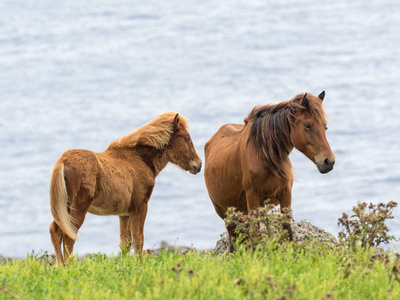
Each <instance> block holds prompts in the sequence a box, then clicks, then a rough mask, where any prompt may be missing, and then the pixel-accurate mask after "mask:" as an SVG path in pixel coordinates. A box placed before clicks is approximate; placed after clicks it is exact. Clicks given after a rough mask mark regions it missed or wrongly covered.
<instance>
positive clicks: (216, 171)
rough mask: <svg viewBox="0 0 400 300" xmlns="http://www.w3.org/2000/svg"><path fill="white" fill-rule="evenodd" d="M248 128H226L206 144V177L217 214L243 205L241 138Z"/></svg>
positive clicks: (227, 125)
mask: <svg viewBox="0 0 400 300" xmlns="http://www.w3.org/2000/svg"><path fill="white" fill-rule="evenodd" d="M243 126H244V125H241V124H226V125H223V126H222V127H221V128H220V129H219V130H218V131H217V132H216V133H215V134H214V135H213V137H212V138H211V139H210V140H209V141H208V142H207V143H206V145H205V158H206V159H205V168H204V177H205V182H206V186H207V190H208V194H209V196H210V198H211V200H212V202H213V204H214V206H215V209H216V211H217V213H218V214H219V215H220V216H221V217H223V215H224V213H225V210H226V208H227V207H229V206H236V207H237V206H239V202H240V199H241V198H242V197H243V191H242V171H241V165H240V137H241V134H242V129H243Z"/></svg>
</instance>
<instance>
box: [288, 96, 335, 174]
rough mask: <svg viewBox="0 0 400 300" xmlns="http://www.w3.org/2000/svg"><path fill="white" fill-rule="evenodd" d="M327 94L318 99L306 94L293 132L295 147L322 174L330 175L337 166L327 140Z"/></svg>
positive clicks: (301, 102) (301, 101) (292, 137)
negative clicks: (324, 105)
mask: <svg viewBox="0 0 400 300" xmlns="http://www.w3.org/2000/svg"><path fill="white" fill-rule="evenodd" d="M324 97H325V92H322V93H321V94H320V95H319V96H318V97H315V96H314V95H311V94H308V95H307V93H306V94H304V96H303V97H302V98H301V100H299V106H300V107H299V108H297V109H296V110H295V112H294V116H295V119H294V126H293V130H292V132H291V141H292V144H293V146H294V147H295V148H296V149H298V150H299V151H301V152H303V153H304V154H305V155H306V156H307V157H308V158H309V159H310V160H311V161H312V162H314V163H315V164H316V165H317V167H318V170H319V171H320V172H321V173H328V172H329V171H331V170H332V169H333V165H334V164H335V155H334V154H333V152H332V150H331V148H330V146H329V143H328V141H327V139H326V135H325V130H326V129H327V127H326V117H325V114H324V111H323V107H322V101H323V100H324Z"/></svg>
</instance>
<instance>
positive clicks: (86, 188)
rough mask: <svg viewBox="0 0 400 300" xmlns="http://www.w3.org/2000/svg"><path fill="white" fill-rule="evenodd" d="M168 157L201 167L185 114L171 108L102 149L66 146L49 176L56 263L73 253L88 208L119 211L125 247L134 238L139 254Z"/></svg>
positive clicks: (183, 165) (105, 212) (194, 169)
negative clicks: (149, 206)
mask: <svg viewBox="0 0 400 300" xmlns="http://www.w3.org/2000/svg"><path fill="white" fill-rule="evenodd" d="M168 162H172V163H173V164H176V165H178V166H179V167H180V168H182V169H183V170H186V171H189V172H190V173H192V174H197V173H198V172H200V169H201V159H200V158H199V156H198V153H197V151H196V149H195V148H194V146H193V143H192V139H191V137H190V135H189V132H188V122H187V119H186V118H184V117H183V116H180V115H179V114H177V113H172V112H168V113H164V114H161V115H159V116H158V117H156V118H155V119H153V120H152V121H150V122H149V123H147V124H145V125H143V126H141V127H139V128H138V129H136V130H134V131H132V132H131V133H129V134H127V135H125V136H123V137H121V138H119V139H116V140H115V141H113V142H112V143H111V144H110V146H109V147H108V148H107V149H106V150H105V151H104V152H101V153H95V152H92V151H89V150H82V149H79V150H69V151H66V152H65V153H64V154H63V155H62V156H61V158H60V159H59V160H58V162H57V163H56V165H55V166H54V168H53V172H52V175H51V182H50V206H51V213H52V215H53V218H54V221H53V223H52V224H51V225H50V235H51V242H52V244H53V246H54V250H55V253H56V257H57V263H58V265H64V261H65V260H66V259H67V258H68V257H69V256H70V255H72V254H73V248H74V243H75V241H76V240H77V238H78V236H77V232H78V230H79V228H80V227H81V226H82V224H83V221H84V220H85V216H86V214H87V213H88V212H90V213H92V214H96V215H117V216H119V220H120V246H121V248H122V249H126V248H127V247H130V246H131V244H133V248H134V251H135V255H136V254H140V253H141V252H142V249H143V228H144V222H145V219H146V214H147V204H148V201H149V199H150V196H151V193H152V191H153V188H154V184H155V178H156V176H157V175H158V174H159V173H160V172H161V170H162V169H164V167H165V166H166V165H167V163H168ZM62 252H63V253H62ZM63 254H64V255H63Z"/></svg>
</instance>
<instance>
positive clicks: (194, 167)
mask: <svg viewBox="0 0 400 300" xmlns="http://www.w3.org/2000/svg"><path fill="white" fill-rule="evenodd" d="M201 165H202V162H201V159H199V160H196V161H193V162H192V163H191V164H190V167H191V168H190V170H189V172H190V173H191V174H194V175H196V174H197V173H199V172H200V171H201Z"/></svg>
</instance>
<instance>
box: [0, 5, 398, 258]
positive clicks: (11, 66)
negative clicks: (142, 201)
mask: <svg viewBox="0 0 400 300" xmlns="http://www.w3.org/2000/svg"><path fill="white" fill-rule="evenodd" d="M399 32H400V3H399V2H398V1H394V0H393V1H390V0H379V1H377V0H372V1H362V0H355V1H346V0H338V1H328V0H322V1H311V0H301V1H294V0H292V1H258V0H257V1H256V0H255V1H252V0H250V1H229V2H226V1H210V0H205V1H194V0H188V1H154V0H149V1H122V0H119V1H118V0H117V1H112V2H110V1H106V0H87V1H60V0H42V1H33V0H27V1H14V0H3V1H1V3H0V149H1V153H0V154H1V155H0V254H2V255H6V256H16V257H20V256H24V255H25V254H26V253H28V252H31V251H32V250H34V251H35V252H36V253H37V252H39V251H45V250H49V251H50V252H53V248H52V246H51V243H50V238H49V234H48V226H49V225H50V223H51V221H52V217H51V214H50V209H49V197H48V188H49V178H50V172H51V169H52V166H53V165H54V164H55V162H56V161H57V159H58V158H59V157H60V156H61V154H62V153H63V152H64V151H65V150H67V149H72V148H84V149H90V150H93V151H103V150H104V149H105V148H106V147H107V146H108V144H109V143H110V142H111V141H112V140H114V139H115V138H117V137H119V136H121V135H124V134H126V133H128V132H130V131H131V130H133V129H134V128H136V127H138V126H140V125H142V124H143V123H145V122H147V121H149V120H151V119H152V118H154V117H155V116H157V115H158V114H159V113H162V112H164V111H177V112H180V113H181V114H183V115H184V116H186V117H187V118H189V119H190V125H191V131H190V132H191V135H192V138H193V140H194V143H195V146H196V147H197V149H198V151H199V153H200V154H201V157H202V158H203V159H204V152H203V147H204V144H205V143H206V141H207V140H208V139H209V138H210V137H211V136H212V135H213V134H214V133H215V132H216V131H217V130H218V128H219V127H220V126H221V125H222V124H224V123H231V122H235V123H241V122H242V121H243V118H244V117H245V116H246V114H247V113H248V111H249V110H250V109H251V108H253V107H254V106H255V105H257V104H266V103H277V102H280V101H282V100H288V99H291V98H292V97H294V96H295V95H296V94H298V93H302V92H311V93H314V94H316V95H318V94H319V93H320V92H321V91H322V90H325V91H326V97H325V101H324V102H325V106H326V111H327V113H328V116H329V123H328V127H329V130H328V132H327V137H328V140H329V142H330V144H331V147H332V150H333V151H334V153H335V155H336V165H335V169H334V170H333V171H332V172H331V173H329V174H326V175H321V174H319V173H318V171H317V168H316V167H315V166H314V165H313V164H312V162H310V161H309V160H308V159H307V158H306V157H305V156H303V155H302V154H300V153H299V152H297V151H294V152H293V154H292V155H291V159H292V163H293V167H294V171H295V174H296V179H297V181H296V182H295V184H294V190H293V210H294V217H295V219H296V220H297V221H300V220H301V219H307V220H309V221H310V222H312V223H313V224H315V225H317V226H320V227H323V228H325V229H327V230H329V231H331V232H332V233H334V234H336V233H337V232H338V231H339V230H340V228H338V226H337V219H338V218H339V217H340V216H341V213H342V212H347V213H350V211H351V208H352V207H353V206H354V205H356V203H357V201H366V202H374V203H378V202H381V201H382V202H388V201H390V200H397V201H398V200H400V199H399V195H400V155H399V148H400V134H399V129H400V96H399V95H400V52H399V49H400V38H399ZM399 218H400V212H399V209H396V211H395V219H394V220H393V221H391V222H390V223H389V227H390V229H391V230H392V233H393V234H395V235H396V236H397V237H400V222H399ZM223 231H224V224H223V222H222V220H220V219H219V217H217V215H216V213H215V212H214V209H213V207H212V205H211V202H210V200H209V198H208V195H207V191H206V188H205V184H204V179H203V172H201V173H200V174H198V175H197V176H193V175H191V174H188V173H185V172H183V171H181V170H180V169H178V168H177V167H175V166H168V167H167V168H166V169H165V170H164V171H163V172H162V173H161V175H160V176H159V177H158V178H157V181H156V186H155V189H154V193H153V196H152V198H151V200H150V206H149V212H148V217H147V219H146V225H145V247H146V248H152V247H157V246H158V245H159V243H160V242H161V241H162V240H165V241H167V242H168V243H170V244H175V243H176V244H180V245H188V246H194V247H196V248H198V249H208V248H212V247H213V246H214V245H215V242H216V241H217V239H218V238H219V234H220V233H222V232H223ZM79 236H80V240H79V241H78V242H77V243H76V247H75V250H76V251H77V252H79V253H81V254H83V253H86V252H98V251H101V252H105V253H111V252H117V251H118V250H119V248H118V240H119V227H118V218H117V217H99V216H93V215H88V216H87V218H86V221H85V223H84V225H83V227H82V229H81V230H80V232H79Z"/></svg>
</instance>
